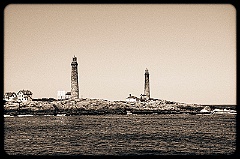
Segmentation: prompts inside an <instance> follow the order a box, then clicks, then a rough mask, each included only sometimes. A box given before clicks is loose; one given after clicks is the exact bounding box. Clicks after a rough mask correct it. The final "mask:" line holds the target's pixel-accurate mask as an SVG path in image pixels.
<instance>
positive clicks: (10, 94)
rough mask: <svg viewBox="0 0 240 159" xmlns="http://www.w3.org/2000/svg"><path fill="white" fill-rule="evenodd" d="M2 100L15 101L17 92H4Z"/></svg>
mask: <svg viewBox="0 0 240 159" xmlns="http://www.w3.org/2000/svg"><path fill="white" fill-rule="evenodd" d="M4 100H5V101H16V100H17V94H16V93H15V92H7V93H5V94H4Z"/></svg>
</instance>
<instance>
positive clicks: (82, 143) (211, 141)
mask: <svg viewBox="0 0 240 159" xmlns="http://www.w3.org/2000/svg"><path fill="white" fill-rule="evenodd" d="M4 150H5V152H6V153H7V154H9V155H181V154H183V155H189V154H190V155H193V154H194V155H215V154H233V153H234V152H235V150H236V115H230V114H226V115H220V114H215V115H188V114H162V115H157V114H156V115H154V114H152V115H82V116H25V117H5V118H4Z"/></svg>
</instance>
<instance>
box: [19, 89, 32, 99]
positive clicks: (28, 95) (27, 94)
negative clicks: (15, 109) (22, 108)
mask: <svg viewBox="0 0 240 159" xmlns="http://www.w3.org/2000/svg"><path fill="white" fill-rule="evenodd" d="M17 98H18V100H20V101H22V102H27V101H32V92H31V91H29V90H20V91H18V93H17Z"/></svg>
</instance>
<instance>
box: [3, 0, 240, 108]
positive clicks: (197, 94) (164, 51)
mask: <svg viewBox="0 0 240 159" xmlns="http://www.w3.org/2000/svg"><path fill="white" fill-rule="evenodd" d="M74 55H75V56H76V57H77V58H78V73H79V88H80V96H82V97H84V98H101V99H108V100H125V99H126V97H127V96H128V95H129V93H131V94H132V95H135V96H138V97H139V95H140V94H142V93H143V92H144V71H145V69H146V68H148V70H149V73H150V91H151V97H153V98H159V99H166V100H172V101H177V102H184V103H197V104H236V10H235V8H234V7H233V6H232V5H227V4H225V5H220V4H212V5H210V4H205V5H204V4H203V5H200V4H194V5H184V4H183V5H166V4H141V5H140V4H95V5H93V4H91V5H90V4H79V5H55V4H48V5H33V4H29V5H25V4H24V5H23V4H22V5H21V4H20V5H14V4H12V5H8V6H7V7H6V8H5V12H4V92H8V91H14V92H18V91H19V90H20V89H29V90H31V91H32V92H33V98H42V97H53V98H56V97H57V91H58V90H65V91H70V90H71V89H70V79H71V78H70V75H71V65H70V64H71V61H72V57H73V56H74Z"/></svg>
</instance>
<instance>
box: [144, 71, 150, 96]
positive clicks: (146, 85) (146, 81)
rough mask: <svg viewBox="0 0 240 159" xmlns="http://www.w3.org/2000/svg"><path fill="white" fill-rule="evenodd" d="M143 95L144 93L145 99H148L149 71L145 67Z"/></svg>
mask: <svg viewBox="0 0 240 159" xmlns="http://www.w3.org/2000/svg"><path fill="white" fill-rule="evenodd" d="M144 95H146V99H147V100H148V99H150V87H149V72H148V69H147V68H146V70H145V85H144Z"/></svg>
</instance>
